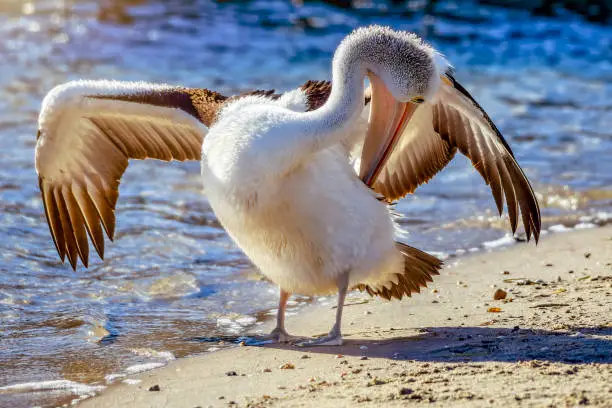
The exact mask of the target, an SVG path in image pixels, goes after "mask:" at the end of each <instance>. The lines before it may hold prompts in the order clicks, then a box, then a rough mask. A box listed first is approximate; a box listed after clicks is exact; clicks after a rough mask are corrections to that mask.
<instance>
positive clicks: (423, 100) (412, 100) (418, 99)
mask: <svg viewBox="0 0 612 408" xmlns="http://www.w3.org/2000/svg"><path fill="white" fill-rule="evenodd" d="M410 102H412V103H416V104H419V103H423V102H425V99H423V97H422V96H415V97H414V98H412V99H411V100H410Z"/></svg>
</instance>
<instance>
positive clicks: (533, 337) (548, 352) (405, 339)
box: [262, 327, 612, 364]
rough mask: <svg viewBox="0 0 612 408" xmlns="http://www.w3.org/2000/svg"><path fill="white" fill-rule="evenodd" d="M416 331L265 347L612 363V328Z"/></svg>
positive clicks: (432, 358)
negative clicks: (340, 343) (322, 343)
mask: <svg viewBox="0 0 612 408" xmlns="http://www.w3.org/2000/svg"><path fill="white" fill-rule="evenodd" d="M410 331H411V332H412V333H415V334H413V335H404V336H402V335H401V330H396V331H391V332H389V333H388V338H386V339H384V338H383V339H381V338H377V339H375V340H373V339H368V338H363V336H362V335H361V334H356V335H353V336H350V337H346V338H345V341H344V345H343V346H339V347H297V346H294V345H290V344H265V345H262V347H266V348H279V349H292V350H297V351H303V352H307V353H324V354H333V355H337V354H342V355H346V356H366V357H371V358H387V359H393V360H416V361H428V362H468V361H471V362H477V361H479V362H484V361H500V362H517V361H530V360H541V361H549V362H560V363H571V364H588V363H607V364H609V363H612V338H611V337H612V328H611V327H575V328H572V329H571V333H569V332H559V331H549V330H539V329H520V328H518V327H516V328H514V329H509V328H492V327H428V328H423V329H413V330H410ZM385 335H387V333H385ZM357 337H361V338H357Z"/></svg>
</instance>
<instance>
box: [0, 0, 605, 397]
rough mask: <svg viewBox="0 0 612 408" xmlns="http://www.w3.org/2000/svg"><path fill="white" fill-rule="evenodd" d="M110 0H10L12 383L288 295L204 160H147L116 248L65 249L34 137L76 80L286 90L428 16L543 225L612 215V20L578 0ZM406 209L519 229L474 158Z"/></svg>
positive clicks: (466, 235)
mask: <svg viewBox="0 0 612 408" xmlns="http://www.w3.org/2000/svg"><path fill="white" fill-rule="evenodd" d="M97 3H98V2H93V1H76V2H74V1H66V2H64V1H52V0H41V1H37V2H36V3H35V4H34V3H29V2H26V1H16V0H9V1H7V2H2V4H0V57H1V58H0V140H1V142H0V143H1V146H2V149H0V163H2V164H1V165H0V209H1V211H0V256H1V259H2V262H1V263H0V321H1V322H2V326H1V331H0V367H2V369H0V387H1V386H3V385H7V384H13V383H20V382H28V381H41V380H53V379H69V380H73V381H78V382H85V383H92V382H96V381H102V383H103V382H104V381H103V378H104V375H105V374H108V373H111V372H120V371H121V370H122V369H124V368H125V367H126V366H128V365H130V364H134V363H136V362H140V361H143V360H147V358H145V357H143V356H142V354H143V353H145V352H143V351H142V350H143V349H153V350H157V351H170V352H172V353H173V354H174V355H175V356H177V357H180V356H184V355H189V354H192V353H197V352H202V351H205V350H206V349H207V348H208V347H209V344H208V343H206V342H202V341H196V339H197V338H201V337H206V336H218V335H221V334H224V333H239V332H240V331H241V330H242V329H246V328H249V327H251V326H252V324H253V322H252V320H250V319H249V318H248V316H255V317H256V318H257V319H258V320H261V319H262V318H263V317H264V316H265V315H266V313H267V312H268V311H269V310H270V309H272V308H274V307H275V304H276V290H275V288H274V287H273V285H271V284H270V283H268V282H266V281H264V280H261V279H260V278H259V275H258V274H257V272H256V271H254V270H253V268H252V267H251V266H250V264H249V262H248V260H247V259H246V258H245V256H244V255H243V254H242V253H241V252H240V250H239V249H238V248H237V247H236V246H235V245H233V244H232V242H231V241H230V240H229V239H228V237H227V236H226V235H225V233H224V231H223V230H222V228H221V227H220V226H219V224H218V222H217V221H216V219H215V216H214V214H213V213H212V211H211V209H210V207H209V205H208V204H207V201H206V197H205V196H204V195H203V194H202V193H201V188H200V181H199V177H198V173H199V168H198V164H197V163H187V164H165V163H159V162H135V163H132V164H131V165H130V168H129V169H128V171H127V173H126V174H125V176H124V178H123V181H122V184H121V190H120V193H121V197H120V200H119V204H118V210H117V214H118V220H117V225H118V227H117V237H116V240H115V242H114V243H112V244H108V245H107V250H106V256H107V258H106V260H105V261H104V262H101V261H98V260H96V261H94V262H92V265H91V266H90V268H89V270H85V269H82V268H81V269H79V270H77V271H76V272H73V271H72V270H71V269H70V268H69V267H68V266H66V265H62V264H60V263H59V260H58V256H57V253H56V251H55V249H54V247H53V243H52V241H51V238H50V235H49V232H48V229H47V225H46V222H45V220H44V215H43V209H42V203H41V201H40V198H39V192H38V183H37V180H36V174H35V171H34V164H33V151H34V145H35V135H36V119H37V114H38V109H39V107H40V101H41V99H42V97H43V96H44V95H45V93H46V92H47V91H48V90H49V89H51V88H52V87H53V86H55V85H57V84H60V83H63V82H66V81H69V80H72V79H76V78H114V79H121V80H145V81H154V82H167V83H172V84H182V85H186V86H193V87H208V88H211V89H215V90H218V91H221V92H223V93H226V94H232V93H234V92H238V91H241V90H246V89H252V88H262V89H270V88H276V89H277V90H278V91H282V90H286V89H291V88H294V87H296V86H298V85H300V84H301V83H303V82H304V81H306V80H308V79H329V75H330V74H329V69H330V58H331V55H332V53H333V51H334V49H335V47H336V45H337V44H338V42H339V41H340V40H341V39H342V37H343V36H344V35H346V34H347V33H348V32H350V30H351V29H353V28H354V27H357V26H360V25H365V24H370V23H378V24H387V25H391V26H393V27H395V28H401V29H406V30H411V31H415V32H418V33H421V34H423V35H425V36H426V38H427V39H428V40H429V41H430V42H432V43H433V44H434V45H435V46H436V47H438V48H439V49H440V50H441V51H442V52H444V53H445V54H446V55H447V57H448V58H449V60H450V61H451V62H452V63H453V64H454V65H455V67H456V72H457V74H456V76H457V78H458V79H459V80H460V81H461V82H462V83H464V85H465V86H466V87H467V88H468V89H470V90H471V91H472V93H473V95H474V96H475V97H476V98H477V99H478V100H479V102H480V103H481V105H482V106H484V107H485V109H486V110H487V111H488V112H489V114H490V116H491V117H492V118H493V119H494V120H495V122H496V124H497V125H498V127H499V128H500V129H501V131H502V133H504V135H505V136H506V137H507V139H508V140H509V142H510V144H511V146H512V147H513V149H514V152H515V155H516V156H517V158H518V160H519V162H520V163H521V165H522V166H523V168H524V169H525V172H526V173H527V175H528V177H529V178H530V180H532V182H533V184H534V187H535V190H536V192H537V193H538V195H539V197H540V203H541V205H542V214H543V224H544V227H545V228H548V227H550V226H552V225H558V224H563V225H566V226H569V227H571V226H574V225H576V224H578V225H580V226H590V225H592V224H594V225H598V224H603V223H605V222H607V220H608V219H609V218H610V214H611V213H612V62H611V61H612V28H610V27H606V26H601V25H593V24H590V23H587V22H585V21H584V20H583V19H582V18H581V17H579V16H575V15H572V14H570V13H566V12H561V13H560V16H559V17H557V18H554V19H550V18H544V17H533V16H531V15H529V14H528V13H527V12H523V11H520V10H506V9H501V8H493V7H475V6H470V5H469V3H465V2H461V4H462V6H461V8H459V7H456V6H453V3H452V2H441V3H440V4H439V5H438V6H437V11H436V13H435V14H434V15H433V16H432V15H429V16H425V15H424V12H423V11H422V10H420V9H419V8H418V7H416V9H415V11H411V12H408V11H406V8H405V7H404V6H402V7H401V8H393V7H391V6H388V5H385V4H386V3H384V2H373V3H372V4H373V5H371V6H369V7H366V8H360V9H355V10H344V9H339V8H334V7H332V6H328V5H324V4H322V3H317V2H314V3H307V5H306V6H302V7H298V6H294V5H292V4H291V3H288V2H283V1H250V2H244V3H243V2H235V3H234V2H220V3H210V2H208V1H203V0H194V1H190V2H181V1H164V2H162V1H144V0H140V1H136V0H133V1H129V2H128V1H126V2H124V3H126V4H133V5H127V6H125V5H124V6H122V8H121V10H122V13H123V17H122V18H117V17H116V16H117V15H118V14H117V13H115V17H113V16H112V15H111V14H112V13H105V12H102V11H100V6H98V5H97ZM109 3H111V2H109V1H107V2H102V4H109ZM112 3H115V4H118V2H116V1H115V2H112ZM417 3H418V2H417ZM417 6H418V5H417ZM122 13H119V15H120V14H122ZM397 209H398V210H399V211H400V212H401V213H403V214H404V215H405V216H404V218H403V219H402V220H401V222H402V224H403V226H404V227H405V228H406V229H408V230H409V231H410V235H409V238H408V239H409V241H410V243H411V244H413V245H415V246H417V247H420V248H422V249H425V250H429V251H436V252H438V253H444V254H451V255H452V254H454V253H456V252H457V250H459V252H461V250H465V249H469V248H481V247H482V243H483V242H485V241H490V240H495V239H497V238H500V237H502V236H503V235H504V234H505V233H506V231H507V230H508V224H507V221H506V220H505V219H502V220H499V219H498V217H497V216H496V213H495V210H494V203H493V200H492V197H491V195H490V192H489V190H488V188H487V187H486V186H485V185H484V183H483V182H482V180H481V179H480V176H479V175H478V174H477V173H476V172H475V171H473V170H472V169H471V166H470V164H469V163H468V162H467V160H464V159H462V158H457V159H456V160H455V161H454V162H453V163H452V164H451V165H450V166H449V167H448V168H447V169H446V170H445V171H444V172H442V173H441V174H440V175H438V176H437V178H436V179H435V180H434V181H432V182H431V183H430V184H428V185H426V186H423V187H421V188H420V189H419V190H418V191H417V194H416V195H415V196H413V197H408V198H406V199H404V200H402V201H401V202H400V203H399V205H398V207H397ZM302 301H304V302H308V299H302ZM241 318H242V320H240V319H241ZM237 319H238V321H239V322H242V325H236V324H234V323H232V322H235V321H236V320H237ZM200 340H201V339H200ZM134 350H136V351H134ZM145 354H146V353H145ZM147 361H148V360H147ZM3 398H4V399H5V400H6V401H11V405H13V406H16V405H24V406H27V405H31V404H33V403H35V402H36V403H43V404H53V403H57V402H58V401H64V400H63V399H62V398H64V395H55V394H53V395H49V394H45V393H38V394H35V395H33V394H27V395H10V396H6V395H2V394H0V402H1V401H2V400H3ZM8 398H10V399H8Z"/></svg>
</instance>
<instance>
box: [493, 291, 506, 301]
mask: <svg viewBox="0 0 612 408" xmlns="http://www.w3.org/2000/svg"><path fill="white" fill-rule="evenodd" d="M507 295H508V292H506V291H505V290H503V289H497V290H496V291H495V293H494V294H493V299H495V300H502V299H505V298H506V296H507Z"/></svg>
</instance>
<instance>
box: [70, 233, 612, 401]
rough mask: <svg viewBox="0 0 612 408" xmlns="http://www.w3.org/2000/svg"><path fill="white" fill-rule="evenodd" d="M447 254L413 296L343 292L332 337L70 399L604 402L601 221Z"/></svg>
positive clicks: (610, 272)
mask: <svg viewBox="0 0 612 408" xmlns="http://www.w3.org/2000/svg"><path fill="white" fill-rule="evenodd" d="M448 262H449V263H450V265H448V266H447V267H446V268H444V269H443V270H442V273H441V276H439V277H437V279H436V280H435V281H434V283H433V284H430V286H429V287H428V288H427V289H425V290H424V291H423V292H422V293H421V294H419V295H416V296H414V297H412V298H409V299H404V300H403V301H400V302H398V301H395V302H384V301H381V300H379V299H372V298H369V296H367V295H365V294H359V293H357V294H356V295H355V294H354V295H353V296H352V297H351V298H350V299H348V300H347V307H346V309H345V314H344V321H343V323H344V324H343V332H344V337H345V345H344V346H341V347H320V348H299V347H295V346H291V345H278V344H268V345H264V346H246V347H236V348H230V349H226V350H220V351H216V352H214V353H206V354H202V355H196V356H192V357H187V358H184V359H179V360H175V361H171V362H170V363H169V364H168V365H167V366H165V367H163V368H158V369H155V370H151V371H147V372H144V373H140V374H136V375H128V376H127V377H126V378H127V379H128V380H129V381H128V382H130V383H131V384H125V383H116V384H112V385H110V386H109V387H108V388H107V389H106V390H104V391H103V392H102V393H101V394H100V395H99V396H96V397H94V398H91V399H87V400H85V401H83V402H82V403H81V404H80V405H81V406H83V407H110V406H121V405H128V404H129V406H133V407H140V406H143V407H144V406H162V404H163V405H165V406H167V407H173V406H176V407H186V406H191V407H196V406H202V407H205V406H213V407H220V406H228V404H229V405H232V406H314V405H317V406H321V407H327V406H329V407H331V406H334V407H337V406H345V405H347V406H348V405H352V404H356V403H359V404H360V405H364V406H379V405H380V404H383V403H384V404H386V405H389V406H394V405H397V406H400V405H402V404H405V403H406V402H407V401H405V400H410V402H413V403H422V404H427V405H429V406H448V404H452V406H481V405H483V406H484V405H490V404H492V403H495V405H498V404H499V405H501V404H502V403H503V404H504V405H507V406H524V405H525V404H527V405H529V406H546V405H547V404H553V405H561V406H564V405H577V404H590V405H594V406H605V404H607V403H608V402H609V401H610V400H612V386H610V385H609V380H610V378H612V302H611V300H612V295H611V292H612V227H611V226H606V227H601V228H596V229H588V230H581V231H572V232H571V233H559V234H554V235H550V236H547V237H545V238H544V239H543V240H542V241H541V242H540V244H539V245H538V246H537V247H536V246H535V245H533V244H529V245H512V246H509V247H505V248H502V249H499V250H497V251H494V252H489V253H477V254H474V255H471V256H467V257H460V258H455V259H449V260H448ZM504 271H507V273H506V272H504ZM497 289H504V290H505V291H506V292H507V298H506V299H505V300H493V293H494V292H495V291H496V290H497ZM510 299H511V300H510ZM498 309H499V310H498ZM333 318H334V310H333V305H326V306H321V305H314V306H310V307H308V308H306V309H303V310H301V311H300V313H299V315H297V316H290V317H289V318H288V319H287V329H288V331H289V332H290V333H292V334H295V335H300V336H313V335H317V334H322V333H325V332H327V330H329V327H331V324H332V321H333ZM271 326H272V322H270V323H266V324H265V325H264V326H263V327H258V329H261V331H263V332H265V331H267V330H269V329H270V328H271ZM305 356H306V357H305ZM340 356H341V357H340ZM364 357H365V358H367V359H364ZM283 365H285V368H284V369H281V368H280V367H283ZM291 366H293V367H294V368H287V367H291ZM234 373H235V374H236V375H233V374H234ZM509 385H510V386H509ZM157 389H159V391H156V390H157ZM150 390H151V391H150ZM491 401H493V402H491ZM230 402H233V404H230Z"/></svg>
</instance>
